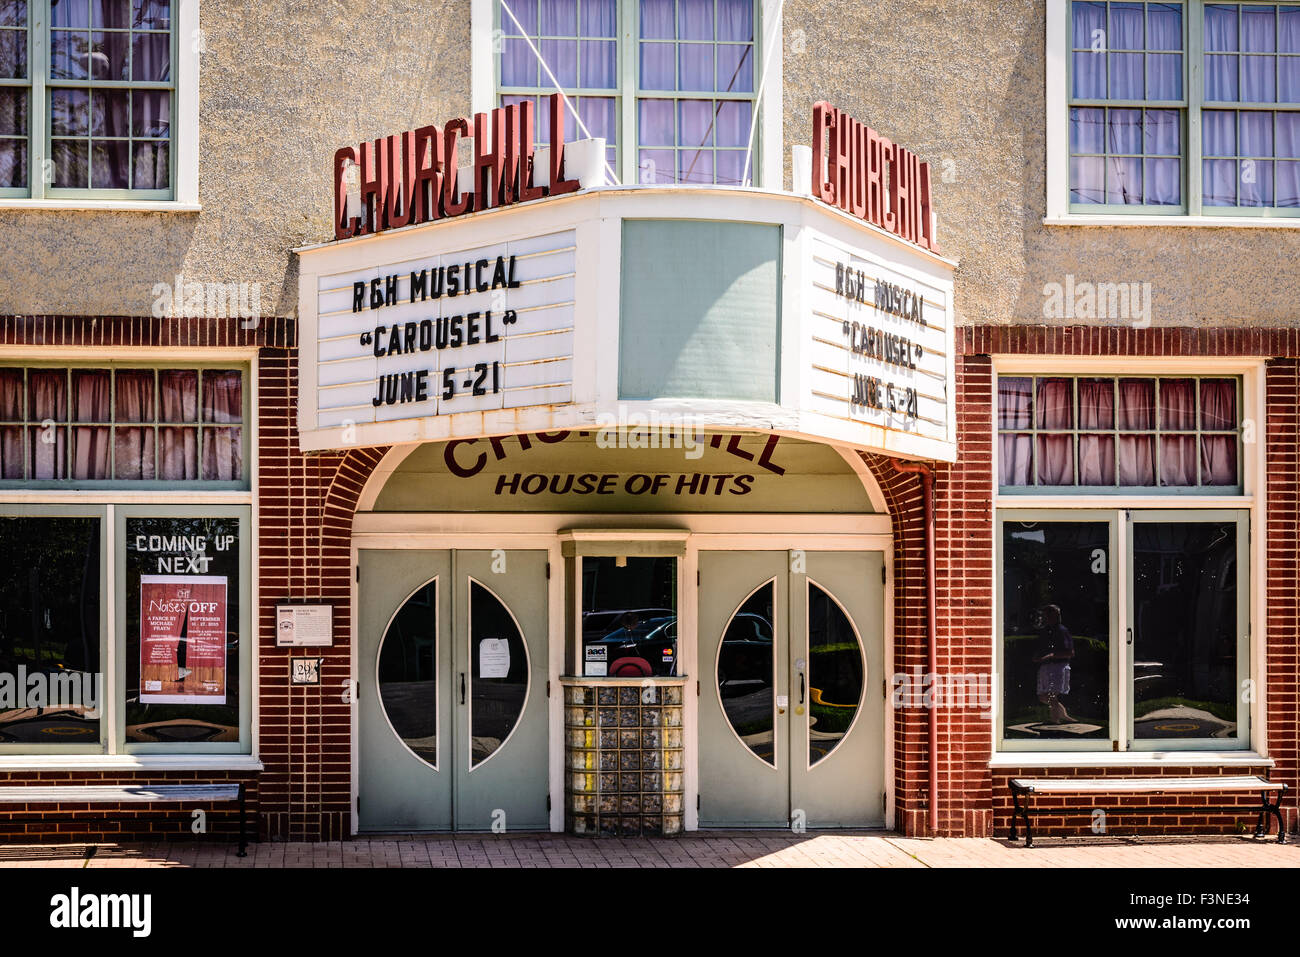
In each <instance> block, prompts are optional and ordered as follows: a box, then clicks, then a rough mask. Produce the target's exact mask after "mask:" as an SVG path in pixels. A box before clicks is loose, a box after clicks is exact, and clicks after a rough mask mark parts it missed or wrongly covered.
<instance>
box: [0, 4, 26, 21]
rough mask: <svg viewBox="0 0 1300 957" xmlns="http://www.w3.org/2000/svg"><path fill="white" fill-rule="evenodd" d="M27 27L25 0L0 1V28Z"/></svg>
mask: <svg viewBox="0 0 1300 957" xmlns="http://www.w3.org/2000/svg"><path fill="white" fill-rule="evenodd" d="M26 25H27V0H0V27H24V26H26Z"/></svg>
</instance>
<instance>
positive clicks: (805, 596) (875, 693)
mask: <svg viewBox="0 0 1300 957" xmlns="http://www.w3.org/2000/svg"><path fill="white" fill-rule="evenodd" d="M882 568H883V556H882V555H881V554H880V553H879V552H811V551H793V552H701V553H700V595H699V609H700V612H699V614H700V619H699V665H700V669H699V670H700V676H701V677H700V681H701V694H700V826H701V827H786V826H789V825H790V824H792V823H795V824H800V825H802V826H806V827H810V828H813V827H879V826H883V824H884V820H885V805H884V799H883V796H884V726H885V712H884V694H883V692H882V690H881V688H882V684H881V683H882V681H884V617H883V612H884V585H883V583H882V578H881V569H882Z"/></svg>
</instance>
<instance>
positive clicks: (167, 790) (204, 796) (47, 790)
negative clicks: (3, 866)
mask: <svg viewBox="0 0 1300 957" xmlns="http://www.w3.org/2000/svg"><path fill="white" fill-rule="evenodd" d="M238 798H239V785H238V784H154V785H147V784H146V785H120V784H95V785H52V786H39V787H27V786H15V787H0V804H55V803H60V802H62V803H67V804H88V803H113V804H118V803H145V802H151V801H234V800H237V799H238Z"/></svg>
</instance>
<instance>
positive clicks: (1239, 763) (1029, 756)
mask: <svg viewBox="0 0 1300 957" xmlns="http://www.w3.org/2000/svg"><path fill="white" fill-rule="evenodd" d="M1275 763H1276V762H1274V761H1273V759H1272V758H1269V757H1265V756H1263V755H1260V754H1257V753H1255V752H1254V751H1125V752H1121V753H1119V754H1115V753H1113V752H1105V753H1098V752H1087V751H1004V752H1003V753H1001V754H994V755H993V757H992V758H990V759H989V761H988V765H987V766H988V767H989V768H1109V767H1124V768H1158V767H1174V768H1205V767H1270V768H1271V767H1273V765H1274V764H1275Z"/></svg>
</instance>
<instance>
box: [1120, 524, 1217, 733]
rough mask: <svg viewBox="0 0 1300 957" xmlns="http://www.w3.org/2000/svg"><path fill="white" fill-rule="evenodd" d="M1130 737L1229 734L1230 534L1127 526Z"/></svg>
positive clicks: (1208, 527) (1208, 528)
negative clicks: (1130, 608) (1130, 561)
mask: <svg viewBox="0 0 1300 957" xmlns="http://www.w3.org/2000/svg"><path fill="white" fill-rule="evenodd" d="M1132 587H1133V623H1132V624H1133V705H1134V714H1133V734H1134V737H1135V738H1137V739H1138V740H1150V739H1158V738H1231V737H1234V736H1235V735H1236V732H1237V643H1238V637H1239V636H1238V624H1237V601H1238V595H1237V526H1236V524H1235V523H1233V522H1186V523H1159V524H1157V523H1151V522H1138V523H1135V524H1134V526H1133V585H1132Z"/></svg>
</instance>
